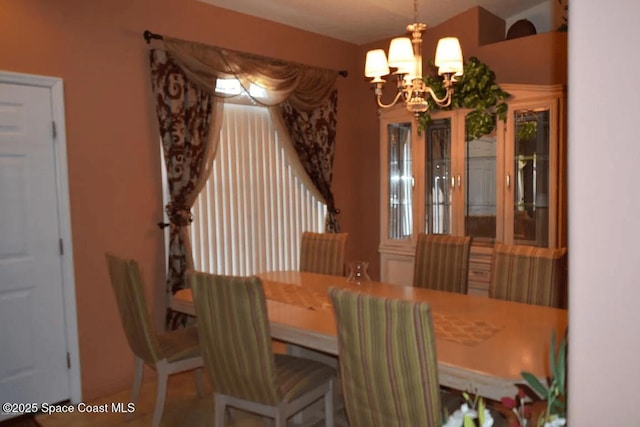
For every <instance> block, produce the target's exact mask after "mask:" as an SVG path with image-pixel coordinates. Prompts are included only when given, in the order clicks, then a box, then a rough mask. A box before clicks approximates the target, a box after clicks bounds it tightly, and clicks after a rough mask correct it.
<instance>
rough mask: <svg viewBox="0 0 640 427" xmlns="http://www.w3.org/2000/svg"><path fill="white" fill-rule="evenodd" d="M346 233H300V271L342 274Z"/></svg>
mask: <svg viewBox="0 0 640 427" xmlns="http://www.w3.org/2000/svg"><path fill="white" fill-rule="evenodd" d="M347 237H348V233H313V232H310V231H305V232H303V233H302V240H301V243H300V271H304V272H307V273H320V274H331V275H334V276H344V254H345V248H346V245H347Z"/></svg>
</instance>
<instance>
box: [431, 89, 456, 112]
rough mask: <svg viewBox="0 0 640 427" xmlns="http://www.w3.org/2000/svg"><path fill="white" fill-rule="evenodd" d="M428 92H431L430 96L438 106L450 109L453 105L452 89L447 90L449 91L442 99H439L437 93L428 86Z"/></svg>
mask: <svg viewBox="0 0 640 427" xmlns="http://www.w3.org/2000/svg"><path fill="white" fill-rule="evenodd" d="M426 90H427V91H428V92H429V95H431V98H433V100H434V101H435V103H436V104H438V105H439V106H440V107H448V106H449V105H451V100H452V99H453V96H452V95H453V88H452V87H448V88H447V91H446V93H445V94H444V96H443V97H442V98H438V95H436V93H435V92H434V91H433V89H431V87H429V86H426Z"/></svg>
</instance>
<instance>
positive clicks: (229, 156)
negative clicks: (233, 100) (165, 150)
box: [190, 103, 326, 275]
mask: <svg viewBox="0 0 640 427" xmlns="http://www.w3.org/2000/svg"><path fill="white" fill-rule="evenodd" d="M283 138H288V136H287V135H282V134H281V132H278V131H277V130H276V126H275V125H274V124H273V123H272V121H271V118H270V115H269V111H268V109H267V108H264V107H257V106H249V105H240V104H230V103H227V104H225V107H224V113H223V125H222V129H221V131H220V142H219V146H218V152H217V153H216V156H215V160H214V162H213V168H212V173H211V176H210V177H209V179H208V181H207V183H206V185H205V187H204V188H203V190H202V192H201V193H200V195H199V196H198V199H197V200H196V202H195V204H194V206H193V209H192V212H193V217H194V221H193V223H192V224H191V226H190V236H191V243H192V251H193V261H194V268H195V269H196V270H199V271H206V272H210V273H214V274H228V275H251V274H256V273H259V272H262V271H269V270H296V269H297V268H298V253H299V246H300V237H301V235H302V232H303V231H318V232H319V231H322V230H324V221H325V215H326V205H325V204H324V203H323V202H322V201H320V200H318V199H317V198H316V197H314V195H313V194H312V193H311V191H309V189H308V188H307V187H306V186H305V184H304V182H303V180H301V179H300V178H299V177H298V176H297V174H296V172H295V170H294V168H292V167H291V166H290V165H289V162H288V161H287V156H286V154H285V150H284V148H283V144H284V143H289V142H288V141H284V140H283Z"/></svg>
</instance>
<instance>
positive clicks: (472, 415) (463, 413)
mask: <svg viewBox="0 0 640 427" xmlns="http://www.w3.org/2000/svg"><path fill="white" fill-rule="evenodd" d="M477 418H478V412H477V411H476V410H475V409H471V408H469V405H467V404H466V403H464V404H462V406H461V407H460V409H458V410H456V411H455V412H454V413H453V414H451V415H449V418H447V422H446V423H445V424H444V425H443V426H442V427H463V425H464V420H465V419H472V420H475V419H477ZM492 426H493V417H492V416H491V414H490V413H489V410H488V409H485V410H484V422H483V423H482V426H480V427H492Z"/></svg>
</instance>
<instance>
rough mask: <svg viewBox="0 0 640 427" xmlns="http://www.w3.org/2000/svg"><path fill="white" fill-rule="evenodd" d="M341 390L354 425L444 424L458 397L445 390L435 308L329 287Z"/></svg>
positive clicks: (358, 426)
mask: <svg viewBox="0 0 640 427" xmlns="http://www.w3.org/2000/svg"><path fill="white" fill-rule="evenodd" d="M329 295H330V297H331V300H332V302H333V307H334V312H335V318H336V327H337V332H338V357H339V359H340V375H341V379H342V390H343V397H344V403H345V408H346V411H347V417H348V420H349V425H350V426H351V427H400V426H405V427H410V426H425V427H426V426H430V427H431V426H433V427H436V426H438V427H439V426H441V425H442V423H441V421H442V418H443V415H444V413H443V412H444V411H443V408H444V406H443V404H442V402H445V401H446V407H447V409H448V410H449V413H451V412H453V410H454V409H457V408H458V407H459V404H460V401H459V400H457V399H454V401H453V405H452V396H449V395H448V394H446V393H445V392H441V390H440V386H439V381H438V360H437V357H436V342H435V339H436V338H435V334H434V331H433V325H432V321H431V309H430V306H429V305H428V303H426V302H415V301H408V300H399V299H391V298H384V297H379V296H373V295H366V294H362V293H359V292H357V291H353V290H348V289H344V288H331V289H329Z"/></svg>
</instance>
